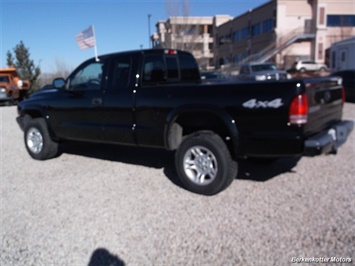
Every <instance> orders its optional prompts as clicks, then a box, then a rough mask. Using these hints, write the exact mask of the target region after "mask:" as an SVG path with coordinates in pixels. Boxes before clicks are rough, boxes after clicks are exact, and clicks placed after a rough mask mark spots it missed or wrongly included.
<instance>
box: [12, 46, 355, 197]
mask: <svg viewBox="0 0 355 266" xmlns="http://www.w3.org/2000/svg"><path fill="white" fill-rule="evenodd" d="M344 99H345V95H344V90H343V88H342V85H341V79H340V78H337V77H327V78H317V79H304V80H301V79H297V80H280V81H263V82H215V83H213V82H209V83H202V82H201V79H200V73H199V69H198V66H197V64H196V61H195V59H194V58H193V56H192V55H191V54H189V53H187V52H183V51H177V50H164V49H157V50H139V51H130V52H121V53H115V54H109V55H104V56H100V57H99V60H95V59H94V58H93V59H91V60H88V61H86V62H84V63H83V64H81V65H80V66H79V67H78V68H77V69H76V70H74V71H73V73H72V74H71V75H70V76H69V77H68V78H67V79H66V80H64V79H62V78H59V79H55V80H54V81H53V89H48V90H44V91H42V92H37V93H34V94H33V95H32V96H31V97H30V98H29V99H27V100H25V101H23V102H21V103H19V105H18V115H19V116H18V118H17V121H18V123H19V125H20V127H21V129H22V130H23V131H24V140H25V145H26V148H27V151H28V152H29V154H30V155H31V156H32V157H33V158H34V159H37V160H45V159H49V158H53V157H55V156H56V155H57V153H58V145H59V143H60V142H63V141H66V140H77V141H85V142H98V143H112V144H124V145H135V146H150V147H159V148H165V149H167V150H172V151H174V150H176V152H175V166H176V171H177V173H178V176H179V178H180V180H181V182H182V184H183V185H184V186H185V188H187V189H188V190H190V191H193V192H195V193H200V194H205V195H213V194H216V193H218V192H220V191H222V190H223V189H225V188H226V187H227V186H228V185H229V184H230V183H231V182H232V181H233V179H234V178H235V177H236V175H237V173H238V164H237V161H238V159H240V158H259V159H276V158H281V157H289V156H315V155H319V154H329V153H335V152H336V151H337V149H338V148H339V146H340V145H341V144H343V143H344V142H345V141H346V139H347V137H348V135H349V133H350V132H351V130H352V128H353V122H352V121H342V109H343V104H344Z"/></svg>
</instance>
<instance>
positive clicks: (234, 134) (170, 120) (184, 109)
mask: <svg viewBox="0 0 355 266" xmlns="http://www.w3.org/2000/svg"><path fill="white" fill-rule="evenodd" d="M194 112H199V113H200V112H205V113H210V114H213V115H215V116H216V117H218V118H219V119H221V121H222V122H223V124H224V125H225V126H226V128H227V130H228V133H229V136H230V140H231V143H232V146H233V152H236V151H237V150H238V149H237V147H238V143H239V132H238V128H237V125H236V121H235V120H234V119H233V118H232V117H231V116H230V115H229V114H228V113H227V112H226V111H225V110H223V109H221V108H218V107H216V106H211V105H198V106H196V105H193V106H192V105H184V106H179V107H177V108H174V109H173V110H172V111H171V112H170V113H169V114H168V115H167V117H166V121H165V128H164V141H165V147H166V148H167V149H168V150H171V147H170V146H171V145H170V143H169V135H170V134H169V132H170V129H171V128H172V127H173V125H174V123H175V121H176V120H177V119H178V117H179V116H180V115H182V114H186V113H194Z"/></svg>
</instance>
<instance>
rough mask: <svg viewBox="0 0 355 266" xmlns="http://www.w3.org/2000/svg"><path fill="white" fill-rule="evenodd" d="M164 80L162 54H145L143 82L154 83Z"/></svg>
mask: <svg viewBox="0 0 355 266" xmlns="http://www.w3.org/2000/svg"><path fill="white" fill-rule="evenodd" d="M163 81H166V71H165V63H164V58H163V56H162V55H146V56H145V59H144V66H143V83H144V84H154V83H160V82H163Z"/></svg>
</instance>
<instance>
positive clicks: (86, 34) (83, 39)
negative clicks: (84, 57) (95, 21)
mask: <svg viewBox="0 0 355 266" xmlns="http://www.w3.org/2000/svg"><path fill="white" fill-rule="evenodd" d="M75 39H76V42H77V43H78V45H79V48H80V49H81V50H84V49H88V48H91V47H94V46H95V45H96V40H95V35H94V28H93V27H92V26H90V27H89V28H87V29H86V30H83V31H82V32H80V33H79V34H78V35H76V38H75Z"/></svg>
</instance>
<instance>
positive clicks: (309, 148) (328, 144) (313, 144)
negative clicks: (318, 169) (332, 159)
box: [304, 121, 354, 156]
mask: <svg viewBox="0 0 355 266" xmlns="http://www.w3.org/2000/svg"><path fill="white" fill-rule="evenodd" d="M353 128H354V122H353V121H341V122H339V123H337V124H335V125H333V126H332V128H330V129H329V130H328V131H326V132H321V133H319V134H317V135H315V136H313V137H311V138H309V139H307V140H306V141H305V144H304V155H305V156H316V155H320V154H328V153H336V151H337V149H338V148H339V147H340V146H341V145H343V144H344V143H345V142H346V140H347V139H348V136H349V134H350V132H351V131H352V130H353Z"/></svg>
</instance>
